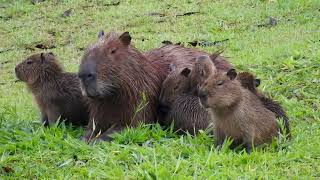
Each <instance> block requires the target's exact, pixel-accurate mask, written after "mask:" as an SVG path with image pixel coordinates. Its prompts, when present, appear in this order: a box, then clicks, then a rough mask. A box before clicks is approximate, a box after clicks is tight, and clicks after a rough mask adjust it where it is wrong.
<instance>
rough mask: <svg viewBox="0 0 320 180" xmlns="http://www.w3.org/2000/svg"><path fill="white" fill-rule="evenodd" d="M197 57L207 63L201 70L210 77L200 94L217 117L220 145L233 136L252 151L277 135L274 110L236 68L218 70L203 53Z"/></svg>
mask: <svg viewBox="0 0 320 180" xmlns="http://www.w3.org/2000/svg"><path fill="white" fill-rule="evenodd" d="M197 61H198V63H203V64H205V66H204V67H206V68H204V69H203V73H202V74H204V75H207V77H206V78H205V79H204V81H203V82H202V83H201V84H200V85H199V89H198V97H199V99H200V102H201V105H202V106H204V107H205V108H207V110H208V112H209V114H210V115H211V119H212V121H214V126H215V128H214V134H215V138H216V145H217V146H220V145H222V144H223V142H224V140H225V139H226V138H228V137H230V138H232V139H233V142H234V143H236V144H238V143H239V144H243V145H244V146H245V148H246V151H247V152H251V149H252V146H257V145H260V144H263V143H267V142H270V141H271V140H272V138H274V137H275V136H277V134H278V129H279V128H278V124H277V121H276V117H275V115H274V113H272V112H271V111H269V110H268V109H267V108H265V107H264V106H263V104H262V103H261V101H260V100H259V98H258V97H257V96H256V95H254V94H253V93H252V92H250V91H249V90H248V89H246V88H244V87H242V86H241V84H240V82H239V81H238V80H236V76H237V73H236V71H235V70H234V69H231V70H229V71H228V72H227V73H225V72H219V71H217V70H215V66H214V64H213V63H212V62H211V60H210V58H209V57H207V56H200V57H199V58H198V59H197ZM208 66H209V67H208Z"/></svg>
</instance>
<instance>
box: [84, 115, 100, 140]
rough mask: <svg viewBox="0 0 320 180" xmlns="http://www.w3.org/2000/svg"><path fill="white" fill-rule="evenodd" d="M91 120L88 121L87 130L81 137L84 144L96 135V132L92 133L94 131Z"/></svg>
mask: <svg viewBox="0 0 320 180" xmlns="http://www.w3.org/2000/svg"><path fill="white" fill-rule="evenodd" d="M93 127H94V126H93V120H92V119H90V121H89V123H88V125H87V128H86V132H85V134H84V135H83V136H82V137H81V140H82V141H85V142H89V141H90V140H91V139H92V138H94V137H96V135H97V133H95V132H96V131H94V130H95V129H93Z"/></svg>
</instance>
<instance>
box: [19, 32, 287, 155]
mask: <svg viewBox="0 0 320 180" xmlns="http://www.w3.org/2000/svg"><path fill="white" fill-rule="evenodd" d="M131 39H132V38H131V36H130V34H129V32H124V33H117V32H110V33H108V34H105V33H104V32H103V31H101V32H100V33H99V35H98V40H97V42H95V43H93V44H92V45H90V46H88V47H87V49H86V50H85V52H84V55H83V56H82V60H81V64H80V68H79V71H78V74H75V73H68V72H65V71H64V70H63V68H62V67H61V66H60V64H59V62H58V60H57V58H56V57H55V55H53V53H38V54H33V55H31V56H30V57H28V58H27V59H26V60H24V61H23V62H21V63H20V64H18V65H17V66H16V68H15V72H16V76H17V78H18V79H19V80H21V81H23V82H25V83H26V85H27V87H28V89H29V90H30V91H31V92H32V94H33V96H34V98H35V100H36V102H37V104H38V107H39V109H40V111H41V115H42V118H41V119H42V122H43V123H44V125H46V126H47V125H52V124H55V123H56V122H57V120H59V119H61V120H65V121H66V122H67V123H72V124H73V125H76V126H83V125H87V127H86V132H85V134H84V135H83V136H82V139H83V140H84V141H87V142H91V141H99V140H111V139H112V136H111V134H112V133H115V132H120V131H122V130H123V129H124V128H126V127H136V126H137V125H139V123H147V124H149V123H156V122H159V123H160V124H161V125H163V126H166V127H169V126H170V125H172V124H173V127H174V130H176V131H177V132H178V133H185V132H188V133H190V134H192V135H196V134H197V133H198V132H199V130H206V129H208V128H212V129H213V134H214V137H215V139H216V140H215V144H216V146H219V147H220V146H221V145H222V144H223V143H224V141H225V140H226V139H227V138H231V139H232V140H233V143H232V147H237V146H239V145H242V146H244V147H245V148H246V150H247V152H251V150H252V147H253V146H257V145H260V144H264V143H268V142H270V141H271V140H272V139H273V138H274V137H276V136H277V135H278V133H282V131H281V128H280V126H279V124H278V123H277V120H276V118H282V120H283V122H284V127H285V132H286V133H287V135H288V137H290V135H291V134H290V127H289V121H288V117H287V115H286V112H285V111H284V110H283V108H282V107H281V105H280V104H279V103H277V102H276V101H274V100H272V99H271V98H269V97H267V96H265V95H264V94H263V93H262V92H261V91H259V90H258V88H257V87H258V86H259V85H260V79H256V78H255V76H254V75H253V74H251V73H248V72H243V73H237V72H236V70H235V69H233V66H232V65H231V64H230V63H229V62H228V61H227V59H226V58H224V57H223V56H221V55H220V54H221V52H216V53H213V54H209V53H206V52H204V51H201V50H198V49H195V48H188V47H184V46H181V45H177V44H175V45H173V44H172V43H167V44H165V45H164V46H162V47H160V48H155V49H152V50H150V51H148V52H146V53H141V52H140V51H139V50H138V49H136V48H135V47H134V46H133V45H132V42H131Z"/></svg>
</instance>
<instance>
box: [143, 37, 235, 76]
mask: <svg viewBox="0 0 320 180" xmlns="http://www.w3.org/2000/svg"><path fill="white" fill-rule="evenodd" d="M220 54H221V52H219V53H213V54H209V53H206V52H204V51H202V50H200V49H195V48H188V47H184V46H181V45H178V44H170V43H169V44H165V45H164V46H162V47H160V48H155V49H152V50H150V51H148V52H146V53H144V55H145V56H146V57H147V58H148V59H149V60H150V61H151V62H152V64H154V65H156V66H157V67H158V69H159V71H160V72H161V73H162V77H164V79H165V78H166V76H167V75H168V74H169V72H170V68H169V66H170V65H174V66H176V67H178V68H184V67H189V68H192V67H193V65H194V63H195V59H196V57H198V56H201V55H208V56H210V57H212V60H213V61H214V64H215V65H216V67H217V68H218V69H221V70H225V71H227V70H229V69H230V68H232V65H231V64H230V63H229V62H228V61H227V59H226V58H224V57H223V56H220ZM164 79H162V80H164Z"/></svg>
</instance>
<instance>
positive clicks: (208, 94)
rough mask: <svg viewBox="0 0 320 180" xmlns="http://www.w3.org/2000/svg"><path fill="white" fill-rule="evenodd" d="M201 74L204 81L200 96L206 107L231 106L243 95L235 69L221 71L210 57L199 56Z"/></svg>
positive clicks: (201, 85)
mask: <svg viewBox="0 0 320 180" xmlns="http://www.w3.org/2000/svg"><path fill="white" fill-rule="evenodd" d="M197 63H199V64H200V65H201V67H202V69H201V68H200V71H199V72H200V73H201V74H200V76H201V78H202V79H203V81H202V82H201V83H200V84H199V87H198V97H199V99H200V102H201V105H202V106H203V107H205V108H209V107H212V108H217V109H220V108H226V107H231V106H232V105H233V104H234V103H236V102H237V101H238V100H239V98H240V97H241V87H240V83H239V82H238V81H237V80H235V78H236V76H237V73H236V71H235V70H234V69H230V70H229V71H228V72H221V71H217V70H216V69H215V66H214V65H213V63H212V62H211V60H210V58H203V57H198V58H197Z"/></svg>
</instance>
